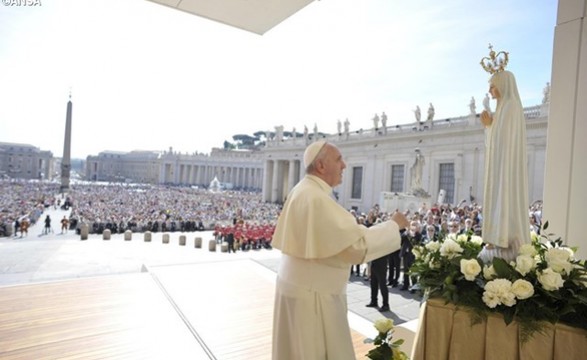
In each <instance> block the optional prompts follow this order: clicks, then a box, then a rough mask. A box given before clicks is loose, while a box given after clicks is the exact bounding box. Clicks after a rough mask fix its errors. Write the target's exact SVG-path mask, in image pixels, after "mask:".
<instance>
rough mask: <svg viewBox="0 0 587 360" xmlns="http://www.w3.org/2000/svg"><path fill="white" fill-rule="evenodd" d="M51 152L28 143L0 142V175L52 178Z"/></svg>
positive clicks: (20, 177) (22, 177)
mask: <svg viewBox="0 0 587 360" xmlns="http://www.w3.org/2000/svg"><path fill="white" fill-rule="evenodd" d="M53 166H54V164H53V153H51V151H44V150H40V149H39V148H37V147H34V146H32V145H28V144H14V143H4V142H0V177H2V178H18V179H35V180H47V179H52V178H53Z"/></svg>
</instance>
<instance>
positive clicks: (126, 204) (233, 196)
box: [0, 180, 279, 248]
mask: <svg viewBox="0 0 587 360" xmlns="http://www.w3.org/2000/svg"><path fill="white" fill-rule="evenodd" d="M0 192H1V194H0V236H6V234H7V233H8V225H9V224H12V228H13V231H12V232H13V234H16V232H17V230H19V229H17V224H20V223H21V222H22V221H23V220H24V219H26V220H28V221H30V222H31V223H32V224H34V223H36V222H37V221H38V220H39V217H41V215H42V213H43V211H44V209H45V208H48V207H51V206H53V207H55V208H57V207H61V208H62V209H64V210H66V209H69V208H70V207H71V212H70V215H69V217H68V218H66V219H65V221H64V219H57V220H56V222H57V221H59V223H60V224H61V230H62V232H64V231H67V230H68V229H69V230H77V231H79V228H80V225H81V223H82V222H85V223H87V224H88V226H89V232H90V233H97V234H101V233H102V232H103V231H104V230H105V229H110V231H111V232H112V233H123V232H124V231H126V230H131V231H133V232H145V231H151V232H174V231H181V232H188V231H203V230H213V229H215V228H219V227H223V228H228V226H233V225H234V223H235V221H236V220H242V221H243V222H244V225H243V226H242V228H243V229H244V230H246V231H240V232H239V234H246V235H247V236H249V235H250V236H251V237H250V238H247V239H246V240H247V241H244V239H243V240H241V237H239V238H238V240H237V241H239V245H240V247H241V248H253V247H257V246H261V247H266V245H267V244H266V242H267V241H270V239H269V236H268V235H267V231H268V230H267V229H271V225H273V224H274V223H275V221H276V219H277V215H278V213H279V206H278V205H276V204H269V203H265V202H263V201H262V199H261V196H260V194H259V193H255V192H242V191H224V192H210V191H208V190H206V189H198V188H192V187H174V186H163V185H129V184H96V183H89V184H72V185H71V187H70V189H69V190H68V192H67V195H66V196H62V195H57V194H58V193H59V184H55V183H43V182H37V181H28V180H27V181H25V180H11V181H2V182H0ZM44 220H47V218H46V217H45V218H44ZM64 224H67V225H65V226H64ZM257 229H262V232H263V236H262V237H258V236H257V233H258V232H259V231H257ZM249 240H250V241H249ZM257 244H258V245H257Z"/></svg>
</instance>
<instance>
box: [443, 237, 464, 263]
mask: <svg viewBox="0 0 587 360" xmlns="http://www.w3.org/2000/svg"><path fill="white" fill-rule="evenodd" d="M462 252H463V248H462V247H461V245H459V244H458V243H457V242H456V241H454V240H452V239H446V240H445V241H444V243H442V246H440V255H442V256H446V257H447V258H449V259H452V258H454V257H455V256H457V255H458V254H460V253H462Z"/></svg>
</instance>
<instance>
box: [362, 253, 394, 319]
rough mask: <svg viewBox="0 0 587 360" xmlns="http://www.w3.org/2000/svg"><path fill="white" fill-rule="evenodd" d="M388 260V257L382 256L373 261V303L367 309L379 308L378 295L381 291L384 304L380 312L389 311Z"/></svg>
mask: <svg viewBox="0 0 587 360" xmlns="http://www.w3.org/2000/svg"><path fill="white" fill-rule="evenodd" d="M387 258H388V255H385V256H382V257H380V258H378V259H375V260H373V261H371V302H370V303H369V304H367V305H366V306H367V307H377V293H378V292H379V291H381V297H382V298H383V303H382V305H381V307H380V308H379V311H382V312H383V311H389V292H388V290H387V286H386V285H385V283H386V277H387Z"/></svg>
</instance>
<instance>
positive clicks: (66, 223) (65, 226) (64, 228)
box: [61, 215, 69, 234]
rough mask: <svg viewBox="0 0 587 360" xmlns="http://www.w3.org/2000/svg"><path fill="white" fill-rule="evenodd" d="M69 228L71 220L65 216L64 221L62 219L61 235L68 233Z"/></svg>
mask: <svg viewBox="0 0 587 360" xmlns="http://www.w3.org/2000/svg"><path fill="white" fill-rule="evenodd" d="M68 228H69V220H68V219H67V217H66V216H65V215H64V216H63V219H61V233H62V234H64V233H67V229H68Z"/></svg>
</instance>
